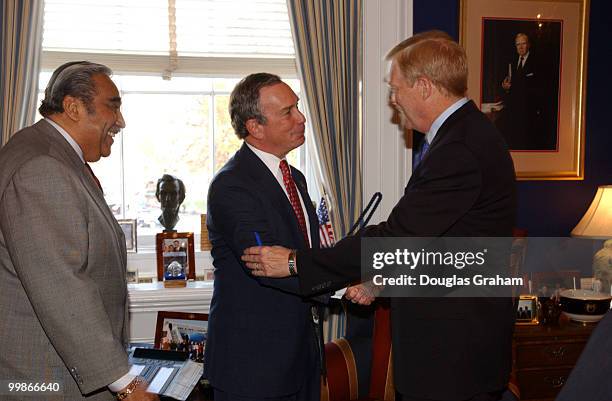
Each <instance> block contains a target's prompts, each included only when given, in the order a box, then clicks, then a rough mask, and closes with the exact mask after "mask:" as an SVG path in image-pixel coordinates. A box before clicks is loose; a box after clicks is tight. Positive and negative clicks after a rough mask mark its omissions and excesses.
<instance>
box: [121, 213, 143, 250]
mask: <svg viewBox="0 0 612 401" xmlns="http://www.w3.org/2000/svg"><path fill="white" fill-rule="evenodd" d="M117 223H119V226H120V227H121V229H122V230H123V234H124V235H125V249H126V250H127V251H128V252H131V253H136V252H137V251H138V247H137V244H136V238H137V236H136V219H117Z"/></svg>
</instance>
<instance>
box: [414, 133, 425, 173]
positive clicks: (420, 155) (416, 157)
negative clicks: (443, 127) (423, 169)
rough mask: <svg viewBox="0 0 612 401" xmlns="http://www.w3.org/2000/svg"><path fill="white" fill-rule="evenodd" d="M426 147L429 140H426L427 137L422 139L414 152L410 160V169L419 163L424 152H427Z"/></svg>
mask: <svg viewBox="0 0 612 401" xmlns="http://www.w3.org/2000/svg"><path fill="white" fill-rule="evenodd" d="M428 149H429V142H427V139H423V142H421V147H420V149H419V151H418V152H416V153H415V155H414V160H412V171H414V170H416V168H417V166H418V165H419V163H421V160H423V157H425V153H427V150H428Z"/></svg>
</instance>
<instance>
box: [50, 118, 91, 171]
mask: <svg viewBox="0 0 612 401" xmlns="http://www.w3.org/2000/svg"><path fill="white" fill-rule="evenodd" d="M45 121H46V122H48V123H49V124H51V126H52V127H53V128H55V129H56V130H57V131H58V132H59V133H60V134H62V136H63V137H64V139H65V140H66V142H68V143H69V144H70V146H72V149H74V151H75V152H76V154H77V155H78V156H79V159H81V161H82V162H83V164H85V158H84V157H83V150H82V149H81V147H80V146H79V144H78V143H76V141H75V140H74V139H73V138H72V137H71V136H70V134H69V133H68V132H66V130H65V129H63V128H62V127H61V126H60V125H59V124H58V123H56V122H55V121H53V120H51V119H50V118H45Z"/></svg>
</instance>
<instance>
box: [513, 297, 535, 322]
mask: <svg viewBox="0 0 612 401" xmlns="http://www.w3.org/2000/svg"><path fill="white" fill-rule="evenodd" d="M515 323H516V324H518V325H535V324H538V323H539V321H538V297H536V296H535V295H521V296H519V299H518V305H517V308H516V320H515Z"/></svg>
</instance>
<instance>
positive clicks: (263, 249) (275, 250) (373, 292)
mask: <svg viewBox="0 0 612 401" xmlns="http://www.w3.org/2000/svg"><path fill="white" fill-rule="evenodd" d="M241 259H242V261H243V262H244V263H245V265H246V267H248V268H249V269H251V274H252V275H254V276H256V277H272V278H282V277H289V276H292V275H296V274H299V272H298V263H296V262H297V261H296V260H295V252H294V251H293V250H291V249H287V248H284V247H282V246H253V247H250V248H247V249H245V250H244V253H243V254H242V258H241ZM290 265H291V269H290V267H289V266H290ZM381 289H382V287H379V286H376V285H374V283H372V281H367V282H364V283H361V284H356V285H352V286H350V287H348V288H347V289H346V292H345V294H344V296H345V297H346V299H348V300H349V301H351V302H353V303H356V304H360V305H370V304H371V303H372V302H373V301H374V299H376V297H377V296H378V294H380V291H381Z"/></svg>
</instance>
